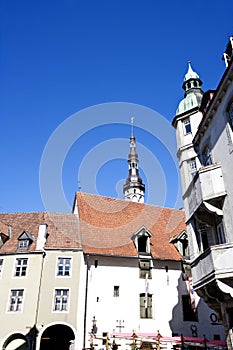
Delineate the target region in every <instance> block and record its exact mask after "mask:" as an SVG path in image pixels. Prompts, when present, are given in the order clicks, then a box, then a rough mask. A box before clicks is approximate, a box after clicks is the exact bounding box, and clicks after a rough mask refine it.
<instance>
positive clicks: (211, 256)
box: [173, 38, 233, 349]
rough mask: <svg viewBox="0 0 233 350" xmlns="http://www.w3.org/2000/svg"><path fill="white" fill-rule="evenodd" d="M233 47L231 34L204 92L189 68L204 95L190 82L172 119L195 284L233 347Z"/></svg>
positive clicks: (190, 76)
mask: <svg viewBox="0 0 233 350" xmlns="http://www.w3.org/2000/svg"><path fill="white" fill-rule="evenodd" d="M232 49H233V39H232V38H231V39H230V41H229V44H228V46H227V49H226V52H225V53H224V55H223V58H224V60H225V62H226V70H225V72H224V74H223V77H222V79H221V81H220V83H219V85H218V87H217V88H216V90H215V91H213V90H210V91H207V92H206V93H205V94H204V95H203V92H202V91H201V89H200V84H199V82H200V79H199V77H198V75H197V74H196V73H194V72H192V74H190V72H188V73H189V74H188V73H187V75H186V77H187V76H188V82H192V81H193V82H195V83H196V87H198V89H199V94H201V95H202V98H201V99H199V100H198V99H197V98H196V97H197V96H195V95H197V90H196V88H195V89H194V88H193V87H191V86H189V91H190V95H192V99H191V100H192V104H191V105H190V106H189V107H188V106H187V104H186V100H187V98H188V96H187V94H186V95H185V97H184V99H183V100H182V101H181V103H180V105H179V108H178V110H177V113H176V116H175V118H174V120H173V125H174V127H175V128H176V132H177V147H178V153H177V154H178V158H179V165H180V174H181V182H182V190H183V200H184V207H185V213H186V224H187V232H188V236H189V243H190V257H191V267H192V276H193V286H194V289H195V290H196V292H197V293H198V295H199V296H201V297H203V298H204V300H205V301H206V302H207V303H208V305H209V306H210V307H211V308H213V309H214V310H215V312H216V313H217V314H218V317H219V319H221V320H222V322H223V324H224V327H225V331H226V335H227V343H228V348H229V349H232V348H233V337H232V328H233V260H232V257H233V214H232V213H233V182H232V178H231V177H232V173H233V158H232V157H233V147H232V142H233V123H232V120H233V117H232V116H233V83H232V81H233V60H232ZM195 98H196V99H195ZM195 101H196V104H195ZM180 106H186V108H183V109H182V110H181V109H180ZM188 123H189V128H188V129H185V128H186V126H185V125H187V124H188Z"/></svg>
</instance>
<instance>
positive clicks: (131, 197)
mask: <svg viewBox="0 0 233 350" xmlns="http://www.w3.org/2000/svg"><path fill="white" fill-rule="evenodd" d="M133 121H134V120H133V118H132V119H131V124H132V133H131V136H130V151H129V154H128V167H129V174H128V177H127V179H126V182H125V185H124V188H123V192H124V197H125V199H126V200H128V201H131V202H138V203H144V197H145V185H144V184H143V183H142V179H141V178H140V176H139V171H138V163H139V161H138V154H137V151H136V139H135V136H134V125H133Z"/></svg>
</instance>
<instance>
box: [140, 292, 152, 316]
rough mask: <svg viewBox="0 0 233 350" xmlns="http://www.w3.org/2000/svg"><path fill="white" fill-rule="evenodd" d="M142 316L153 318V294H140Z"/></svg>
mask: <svg viewBox="0 0 233 350" xmlns="http://www.w3.org/2000/svg"><path fill="white" fill-rule="evenodd" d="M140 317H141V318H152V294H148V293H141V294H140Z"/></svg>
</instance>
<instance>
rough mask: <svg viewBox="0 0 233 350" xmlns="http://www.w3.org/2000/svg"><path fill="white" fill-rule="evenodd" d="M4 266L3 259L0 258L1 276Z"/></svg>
mask: <svg viewBox="0 0 233 350" xmlns="http://www.w3.org/2000/svg"><path fill="white" fill-rule="evenodd" d="M2 267H3V259H0V277H1V274H2Z"/></svg>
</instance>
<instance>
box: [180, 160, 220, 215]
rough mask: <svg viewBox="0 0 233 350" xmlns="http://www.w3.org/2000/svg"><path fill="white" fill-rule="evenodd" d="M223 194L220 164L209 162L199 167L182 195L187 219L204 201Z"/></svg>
mask: <svg viewBox="0 0 233 350" xmlns="http://www.w3.org/2000/svg"><path fill="white" fill-rule="evenodd" d="M225 195H226V190H225V186H224V181H223V176H222V169H221V165H220V164H211V165H208V166H205V167H202V168H200V169H199V170H198V172H197V174H196V175H195V176H194V178H193V180H192V182H191V183H190V185H189V187H188V188H187V190H186V192H185V193H184V195H183V199H184V202H185V208H186V217H187V219H189V218H190V217H191V216H192V215H193V214H194V212H195V211H196V210H197V209H198V207H199V206H200V205H201V203H203V202H204V201H208V200H210V199H214V198H217V197H221V196H225Z"/></svg>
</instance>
